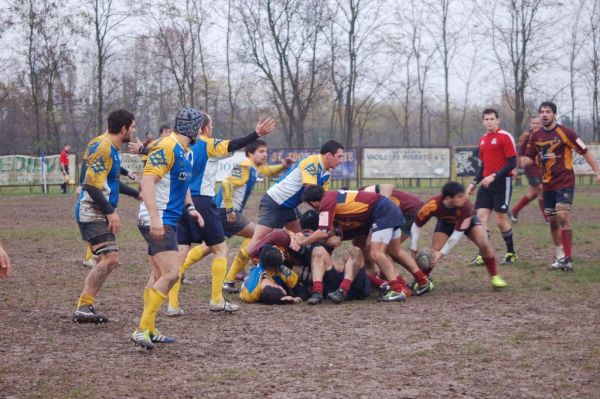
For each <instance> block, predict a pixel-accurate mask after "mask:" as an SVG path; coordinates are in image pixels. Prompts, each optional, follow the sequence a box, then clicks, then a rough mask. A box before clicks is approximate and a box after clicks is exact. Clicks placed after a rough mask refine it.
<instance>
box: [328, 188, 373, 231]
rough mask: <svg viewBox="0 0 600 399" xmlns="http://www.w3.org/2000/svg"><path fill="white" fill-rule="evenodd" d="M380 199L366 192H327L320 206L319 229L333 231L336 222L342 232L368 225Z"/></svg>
mask: <svg viewBox="0 0 600 399" xmlns="http://www.w3.org/2000/svg"><path fill="white" fill-rule="evenodd" d="M380 198H382V196H381V195H380V194H377V193H368V192H365V191H343V190H339V191H327V192H326V193H325V194H324V195H323V198H322V199H321V205H320V206H319V212H320V214H319V229H320V230H325V231H330V230H333V228H334V220H335V223H336V226H339V227H340V228H341V230H342V231H347V230H352V229H356V228H357V227H361V226H363V225H365V224H367V223H368V222H370V220H371V216H372V214H373V207H374V205H375V203H376V202H377V201H378V200H379V199H380Z"/></svg>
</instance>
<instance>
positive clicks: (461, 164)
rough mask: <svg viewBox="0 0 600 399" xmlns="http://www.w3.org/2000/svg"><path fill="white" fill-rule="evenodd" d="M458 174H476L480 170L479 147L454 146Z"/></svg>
mask: <svg viewBox="0 0 600 399" xmlns="http://www.w3.org/2000/svg"><path fill="white" fill-rule="evenodd" d="M454 163H455V167H456V176H458V177H466V176H475V175H476V174H477V171H478V170H479V147H476V146H462V147H454Z"/></svg>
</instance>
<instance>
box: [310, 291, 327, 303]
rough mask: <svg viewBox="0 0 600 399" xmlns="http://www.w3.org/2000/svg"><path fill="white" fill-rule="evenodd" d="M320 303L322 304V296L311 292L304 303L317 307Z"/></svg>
mask: <svg viewBox="0 0 600 399" xmlns="http://www.w3.org/2000/svg"><path fill="white" fill-rule="evenodd" d="M321 302H323V294H321V293H320V292H313V294H312V296H311V297H310V298H308V301H306V303H308V304H309V305H318V304H320V303H321Z"/></svg>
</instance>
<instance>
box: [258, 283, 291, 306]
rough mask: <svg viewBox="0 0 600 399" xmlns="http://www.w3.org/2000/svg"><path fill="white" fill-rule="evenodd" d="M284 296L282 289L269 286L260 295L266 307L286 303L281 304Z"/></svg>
mask: <svg viewBox="0 0 600 399" xmlns="http://www.w3.org/2000/svg"><path fill="white" fill-rule="evenodd" d="M284 296H285V294H284V293H283V292H282V291H281V290H280V289H278V288H276V287H273V286H271V285H267V286H266V287H265V288H263V290H262V293H261V294H260V301H261V302H262V303H264V304H265V305H282V304H283V303H284V302H281V298H283V297H284Z"/></svg>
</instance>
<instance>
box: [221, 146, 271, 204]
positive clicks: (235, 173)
mask: <svg viewBox="0 0 600 399" xmlns="http://www.w3.org/2000/svg"><path fill="white" fill-rule="evenodd" d="M282 170H283V165H260V166H257V165H256V164H255V163H254V162H252V159H250V158H246V159H244V160H243V161H242V162H240V163H239V164H238V165H237V166H236V167H235V168H233V169H232V170H231V173H230V174H229V175H228V176H227V177H226V178H225V180H223V184H222V185H221V188H220V189H219V192H218V193H217V196H216V197H215V203H216V204H217V208H225V209H233V210H236V211H238V212H242V211H243V210H244V206H245V205H246V201H247V200H248V197H249V196H250V194H251V193H252V189H253V188H254V185H255V184H256V178H257V177H258V176H273V175H276V174H277V173H279V172H281V171H282Z"/></svg>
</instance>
